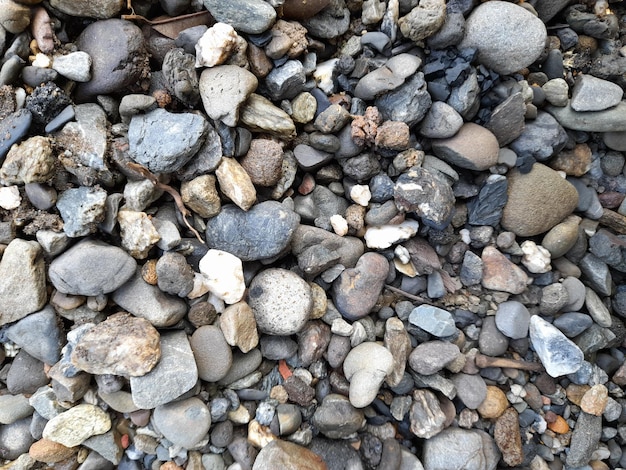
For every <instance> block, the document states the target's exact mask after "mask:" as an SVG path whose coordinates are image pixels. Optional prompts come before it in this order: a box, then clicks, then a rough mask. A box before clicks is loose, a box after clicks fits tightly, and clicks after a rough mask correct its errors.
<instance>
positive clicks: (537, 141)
mask: <svg viewBox="0 0 626 470" xmlns="http://www.w3.org/2000/svg"><path fill="white" fill-rule="evenodd" d="M566 142H567V133H566V132H565V129H563V127H561V125H560V124H559V123H558V122H557V120H556V119H554V118H553V117H552V116H551V115H550V114H548V113H544V112H541V111H540V112H539V113H538V114H537V118H536V119H535V120H534V121H528V122H526V126H525V127H524V130H523V131H522V133H521V135H520V136H519V137H518V138H517V139H515V140H514V141H513V142H511V143H510V144H509V147H510V148H511V150H513V151H514V152H515V153H516V154H517V158H518V162H519V161H520V160H526V159H529V160H531V159H534V160H536V161H539V162H542V161H545V160H547V159H549V158H550V157H552V156H554V155H556V154H557V153H558V152H559V151H560V150H561V149H563V147H564V146H565V143H566ZM531 166H532V164H531ZM529 169H530V168H529Z"/></svg>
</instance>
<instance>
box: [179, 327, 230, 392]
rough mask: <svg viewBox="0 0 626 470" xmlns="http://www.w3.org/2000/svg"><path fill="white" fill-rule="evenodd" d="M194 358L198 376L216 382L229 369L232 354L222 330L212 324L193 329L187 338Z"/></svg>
mask: <svg viewBox="0 0 626 470" xmlns="http://www.w3.org/2000/svg"><path fill="white" fill-rule="evenodd" d="M189 344H190V345H191V350H192V351H193V355H194V357H195V358H196V364H197V366H198V376H199V377H200V378H201V379H202V380H204V381H206V382H217V381H218V380H220V379H222V378H223V377H224V376H225V375H226V374H227V373H228V370H229V369H230V366H231V365H232V362H233V354H232V351H231V349H230V346H229V344H228V343H227V342H226V339H225V338H224V334H223V333H222V331H221V330H220V329H219V328H218V327H217V326H213V325H204V326H201V327H200V328H198V329H197V330H196V331H194V333H193V335H192V336H191V339H190V340H189Z"/></svg>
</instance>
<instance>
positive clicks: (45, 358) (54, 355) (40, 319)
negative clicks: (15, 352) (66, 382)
mask: <svg viewBox="0 0 626 470" xmlns="http://www.w3.org/2000/svg"><path fill="white" fill-rule="evenodd" d="M7 337H8V338H9V339H10V340H11V341H13V342H14V343H15V344H17V345H18V346H19V347H21V348H22V349H23V350H24V351H26V352H27V353H28V354H30V355H31V356H33V357H34V358H36V359H39V360H40V361H41V362H44V363H45V364H55V363H56V362H58V360H59V357H60V355H61V348H62V347H63V342H64V340H65V338H64V335H63V330H62V329H61V325H60V324H59V319H58V318H57V316H56V314H55V312H54V310H53V308H52V306H50V305H47V306H46V307H44V308H43V310H40V311H39V312H35V313H31V314H30V315H28V316H27V317H24V318H22V319H21V320H19V321H18V322H17V323H15V324H14V325H11V326H10V327H9V329H8V330H7Z"/></svg>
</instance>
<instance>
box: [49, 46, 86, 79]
mask: <svg viewBox="0 0 626 470" xmlns="http://www.w3.org/2000/svg"><path fill="white" fill-rule="evenodd" d="M52 68H53V69H54V70H56V71H57V72H58V73H59V74H60V75H63V76H64V77H65V78H67V79H69V80H73V81H75V82H88V81H89V80H91V56H90V55H89V54H87V53H86V52H83V51H76V52H70V53H69V54H67V55H58V56H55V57H54V59H53V60H52Z"/></svg>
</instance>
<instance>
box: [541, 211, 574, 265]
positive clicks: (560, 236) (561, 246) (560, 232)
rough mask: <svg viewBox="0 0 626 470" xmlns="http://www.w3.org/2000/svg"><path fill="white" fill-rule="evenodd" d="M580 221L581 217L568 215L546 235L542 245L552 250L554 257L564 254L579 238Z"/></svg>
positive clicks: (551, 253)
mask: <svg viewBox="0 0 626 470" xmlns="http://www.w3.org/2000/svg"><path fill="white" fill-rule="evenodd" d="M579 223H580V217H578V216H570V217H567V218H566V219H565V220H564V221H563V222H561V223H560V224H557V225H555V226H554V227H553V228H552V229H550V230H549V231H548V233H546V234H545V235H544V237H543V240H542V241H541V246H543V247H544V248H545V249H546V250H548V251H549V252H550V255H551V257H552V259H556V258H559V257H561V256H563V255H564V254H565V253H567V252H568V251H569V250H570V249H571V248H572V247H573V246H574V244H575V243H576V240H577V239H578V225H579Z"/></svg>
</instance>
